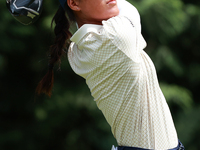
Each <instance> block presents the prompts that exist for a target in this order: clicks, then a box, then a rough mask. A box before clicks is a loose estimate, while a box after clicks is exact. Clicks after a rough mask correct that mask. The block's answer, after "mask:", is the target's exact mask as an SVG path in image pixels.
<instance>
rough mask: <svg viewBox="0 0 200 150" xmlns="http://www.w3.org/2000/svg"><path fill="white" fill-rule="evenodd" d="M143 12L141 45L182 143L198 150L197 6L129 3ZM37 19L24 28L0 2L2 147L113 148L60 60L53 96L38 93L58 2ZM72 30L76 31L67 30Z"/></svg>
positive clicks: (81, 87)
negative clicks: (144, 40)
mask: <svg viewBox="0 0 200 150" xmlns="http://www.w3.org/2000/svg"><path fill="white" fill-rule="evenodd" d="M129 1H130V2H131V3H132V4H134V5H135V6H136V7H137V8H138V10H139V12H140V14H141V22H142V33H143V35H144V38H145V39H146V41H147V43H148V46H147V48H146V49H145V50H146V51H147V53H148V54H149V55H150V56H151V58H152V60H153V62H154V63H155V66H156V69H157V73H158V78H159V81H160V86H161V89H162V91H163V94H164V95H165V97H166V100H167V102H168V104H169V106H170V109H171V112H172V115H173V117H174V121H175V125H176V128H177V132H178V135H179V138H180V140H181V141H182V142H183V144H184V145H185V147H186V149H188V150H198V149H199V147H200V145H199V141H198V140H199V138H200V137H199V135H200V126H199V124H198V122H199V121H200V117H199V113H200V111H199V110H200V102H199V97H200V93H199V89H200V59H199V58H200V42H199V39H200V34H199V33H200V28H199V27H200V16H199V14H200V4H199V2H198V1H192V0H191V1H188V0H182V1H181V0H129ZM44 6H45V7H44V9H43V13H42V16H41V17H40V18H39V19H38V21H37V22H36V23H34V24H33V25H30V26H24V25H21V24H20V23H19V22H17V21H16V20H15V19H14V18H13V17H12V16H11V15H10V13H9V12H8V10H7V8H6V6H5V1H0V11H1V17H0V37H1V40H0V89H1V94H0V113H1V116H0V121H1V122H0V124H1V125H0V133H1V134H0V149H1V150H12V149H15V150H23V149H25V150H36V149H37V150H51V149H52V150H55V149H56V150H64V149H71V150H78V149H80V147H81V149H83V150H84V149H85V150H90V149H91V150H93V149H95V150H100V149H103V150H104V149H105V150H106V149H110V148H111V145H112V144H115V145H116V141H115V139H114V138H113V136H112V134H111V131H110V127H109V125H108V124H107V122H106V120H105V118H104V117H103V115H102V113H101V112H100V111H99V110H98V109H97V107H96V104H95V102H94V101H93V98H92V97H91V95H90V91H89V89H88V88H87V86H86V85H85V81H84V80H83V79H82V78H80V77H78V76H77V75H75V74H74V73H73V71H72V70H71V68H70V66H69V64H68V61H67V58H63V60H62V65H61V70H62V71H56V69H55V86H54V91H53V96H52V98H51V99H49V98H47V97H45V96H36V95H35V87H36V86H37V83H38V82H39V80H40V79H41V77H42V76H43V75H44V74H45V73H46V70H47V61H48V58H47V57H46V53H47V50H48V48H49V46H50V45H51V43H52V41H53V37H54V35H53V30H52V29H51V19H52V17H53V15H54V14H55V12H56V10H57V8H58V6H59V4H58V1H48V0H47V1H44ZM72 30H73V32H74V30H75V29H72Z"/></svg>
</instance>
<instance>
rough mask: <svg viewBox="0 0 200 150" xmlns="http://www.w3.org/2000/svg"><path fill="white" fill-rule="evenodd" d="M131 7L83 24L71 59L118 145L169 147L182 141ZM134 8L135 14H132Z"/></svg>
mask: <svg viewBox="0 0 200 150" xmlns="http://www.w3.org/2000/svg"><path fill="white" fill-rule="evenodd" d="M124 5H127V7H126V8H128V9H129V13H126V12H125V13H120V15H119V16H116V17H113V18H110V19H109V20H107V21H103V25H91V24H85V25H83V26H82V27H81V28H80V29H79V30H78V31H77V32H76V33H75V34H74V35H73V37H72V38H71V40H72V43H71V45H70V48H69V51H68V59H69V62H70V65H71V67H72V69H73V70H74V72H75V73H77V74H78V75H80V76H82V77H83V78H85V80H86V83H87V85H88V87H89V89H90V91H91V94H92V96H93V97H94V100H95V101H96V103H97V106H98V108H99V109H100V110H101V111H102V112H103V114H104V116H105V118H106V120H107V122H108V123H109V124H110V126H111V129H112V133H113V135H114V137H115V138H116V140H117V142H118V144H119V145H120V146H134V147H141V148H148V149H156V150H165V149H170V148H174V147H176V146H177V145H178V139H177V134H176V130H175V127H174V123H173V120H172V117H171V113H170V110H169V108H168V105H167V103H166V100H165V98H164V96H163V94H162V91H161V90H160V87H159V83H158V80H157V75H156V70H155V68H154V65H153V63H152V61H151V59H150V58H149V56H148V55H147V54H146V53H145V52H144V50H143V49H144V48H145V47H146V42H145V40H144V39H143V37H142V35H141V25H140V16H139V13H138V11H137V10H136V8H135V7H133V6H132V5H130V4H129V3H128V2H126V1H124ZM130 11H131V15H130Z"/></svg>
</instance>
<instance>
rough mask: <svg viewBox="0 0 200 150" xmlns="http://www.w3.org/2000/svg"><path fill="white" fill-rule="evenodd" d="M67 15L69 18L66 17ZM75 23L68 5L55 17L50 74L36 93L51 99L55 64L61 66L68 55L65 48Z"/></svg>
mask: <svg viewBox="0 0 200 150" xmlns="http://www.w3.org/2000/svg"><path fill="white" fill-rule="evenodd" d="M65 13H67V16H66V15H65ZM74 21H75V17H74V15H73V11H72V10H71V9H70V8H69V6H68V5H66V8H65V10H64V9H63V8H62V7H61V6H60V7H59V9H58V10H57V12H56V14H55V15H54V17H53V19H52V22H51V27H52V25H53V23H54V22H55V24H56V25H55V28H54V34H55V36H56V37H55V41H54V44H53V45H51V46H50V49H49V52H50V54H49V64H48V72H47V74H46V75H45V76H44V77H43V79H42V80H41V81H40V82H39V84H38V86H37V88H36V93H37V94H41V93H45V94H46V95H48V96H49V97H51V93H52V88H53V82H54V73H53V68H54V64H55V63H58V64H59V66H60V63H61V56H62V55H63V54H64V53H66V52H65V51H64V48H65V47H66V46H67V44H69V39H70V37H71V36H72V34H71V33H70V31H69V28H70V25H71V24H72V23H73V22H74Z"/></svg>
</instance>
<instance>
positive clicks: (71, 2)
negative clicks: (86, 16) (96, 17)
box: [67, 0, 81, 11]
mask: <svg viewBox="0 0 200 150" xmlns="http://www.w3.org/2000/svg"><path fill="white" fill-rule="evenodd" d="M67 4H68V6H69V7H70V8H71V9H72V10H74V11H80V10H81V8H80V7H79V0H67Z"/></svg>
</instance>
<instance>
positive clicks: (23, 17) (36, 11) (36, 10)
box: [6, 0, 43, 25]
mask: <svg viewBox="0 0 200 150" xmlns="http://www.w3.org/2000/svg"><path fill="white" fill-rule="evenodd" d="M6 5H7V8H8V10H9V11H10V13H11V14H12V16H13V17H14V18H15V19H16V20H18V21H19V22H20V23H22V24H24V25H29V24H32V23H34V22H35V21H36V20H37V19H38V18H39V16H40V15H41V12H42V7H43V0H6Z"/></svg>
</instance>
